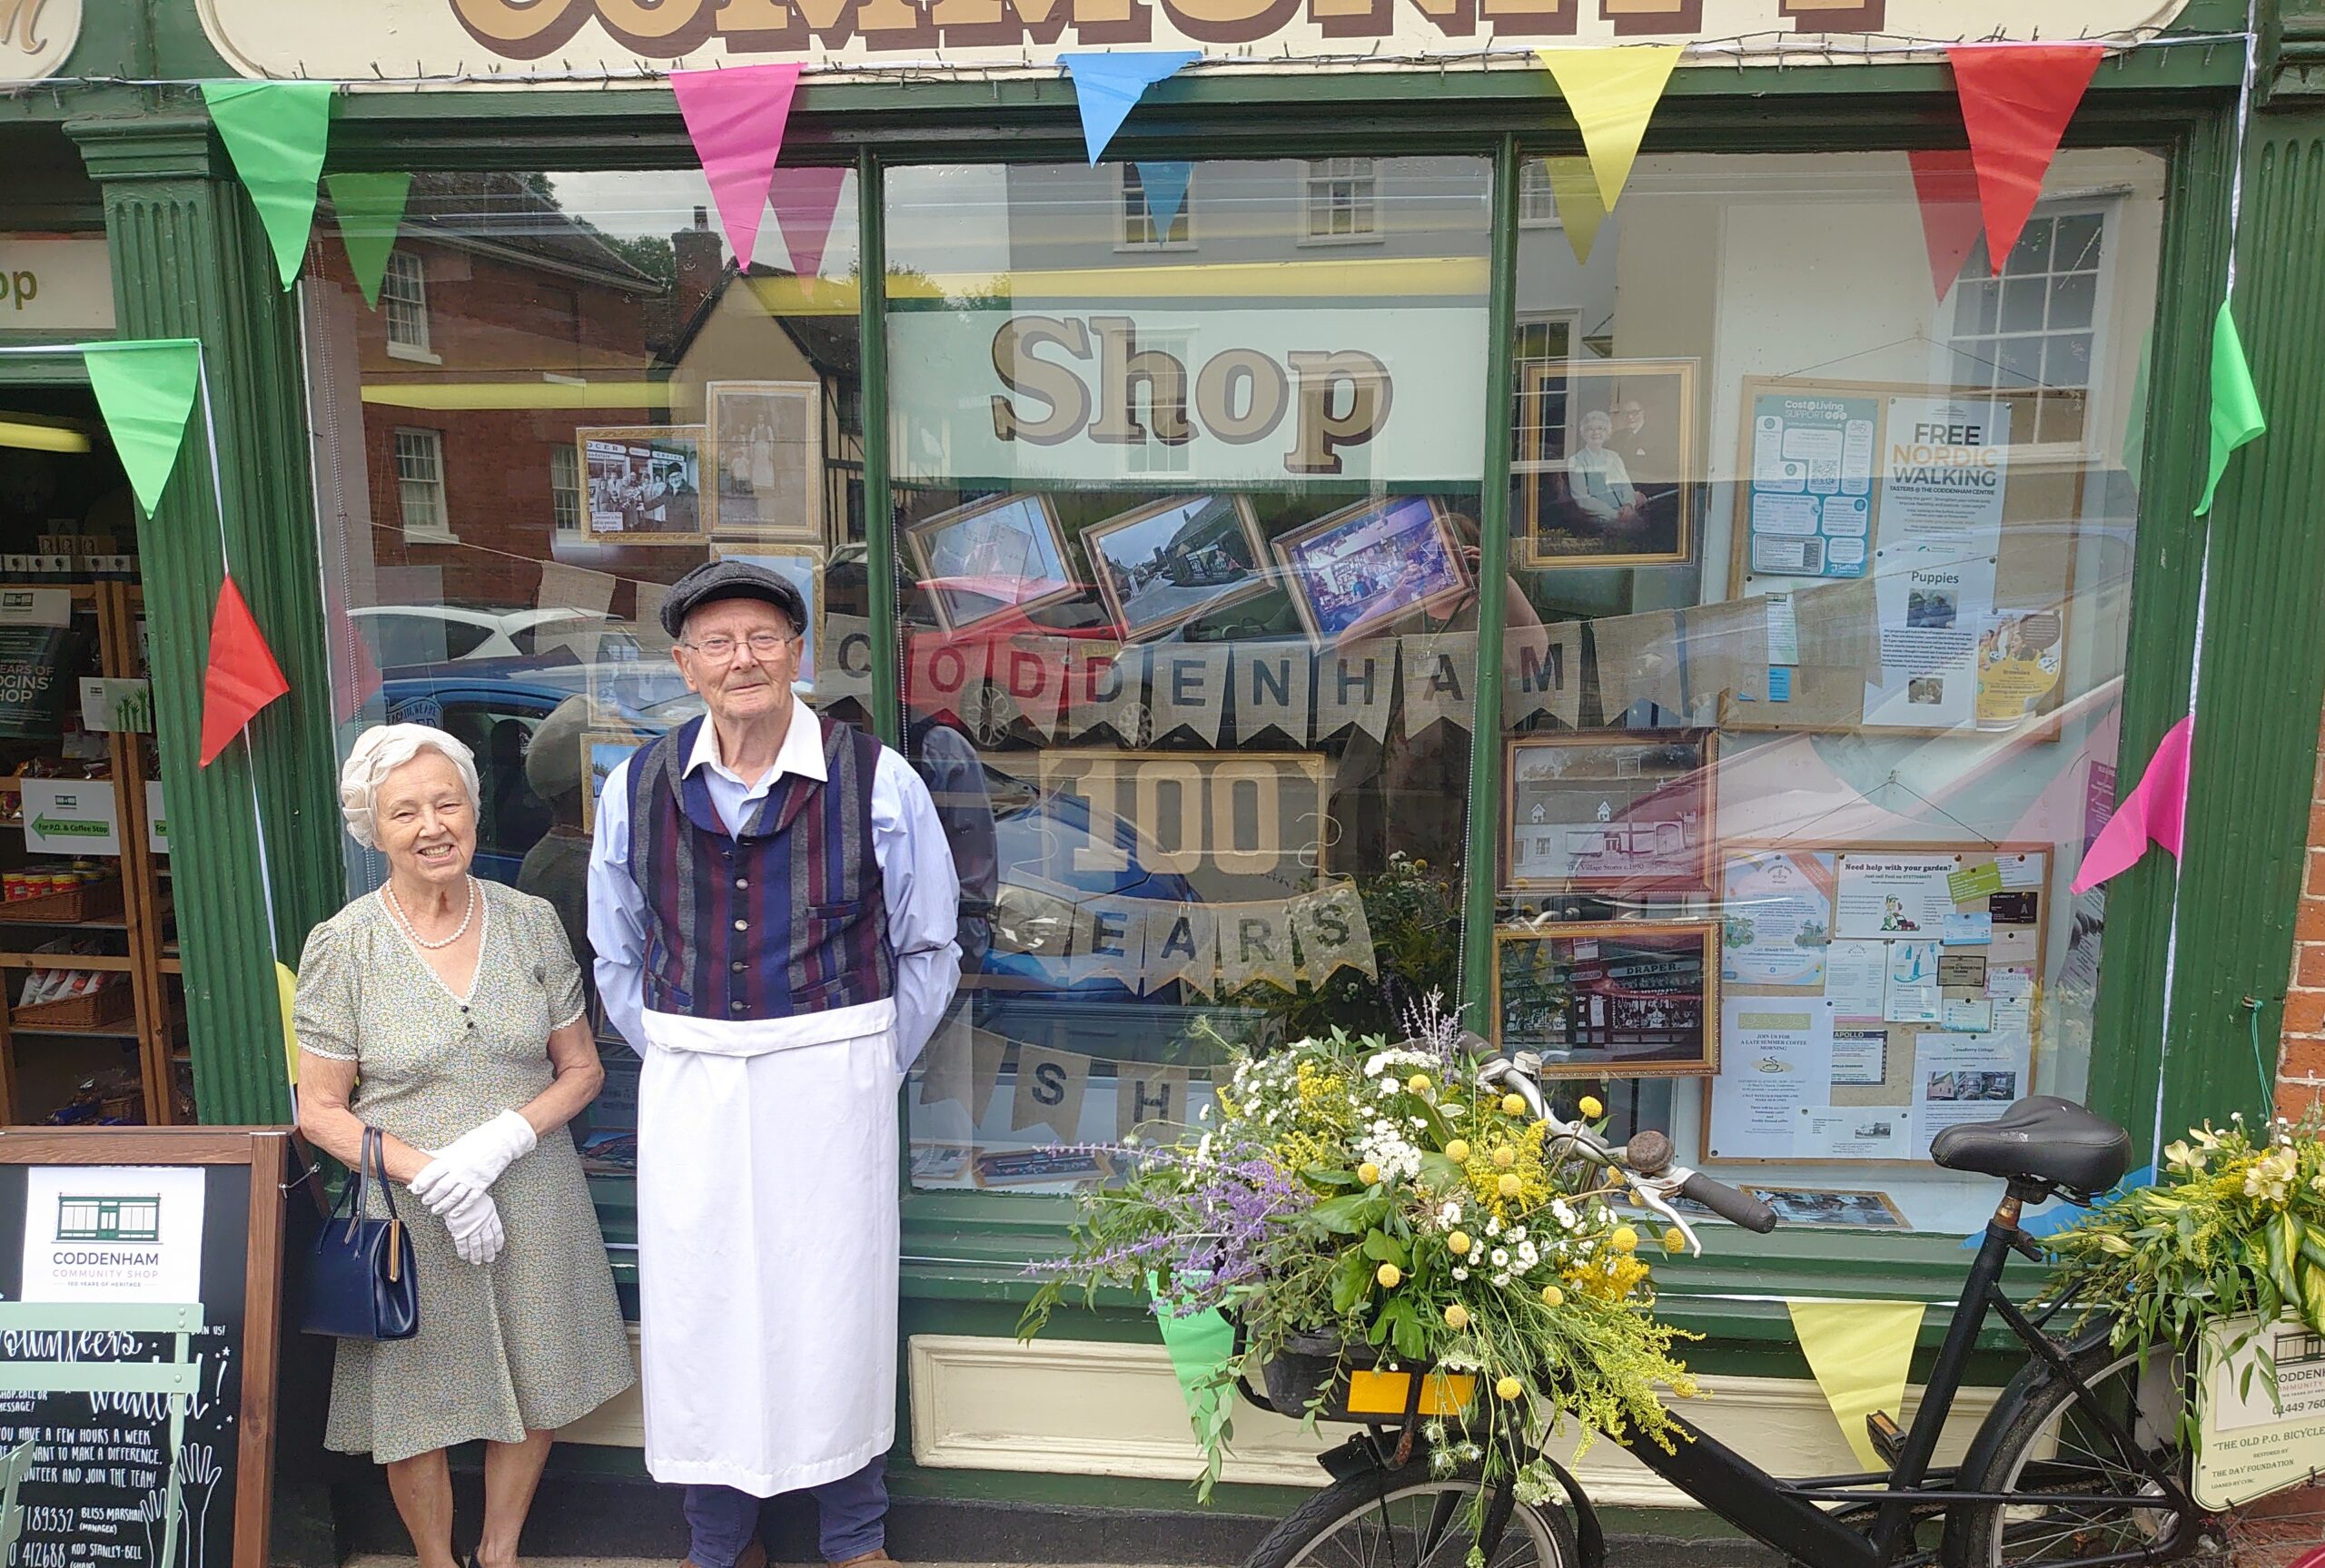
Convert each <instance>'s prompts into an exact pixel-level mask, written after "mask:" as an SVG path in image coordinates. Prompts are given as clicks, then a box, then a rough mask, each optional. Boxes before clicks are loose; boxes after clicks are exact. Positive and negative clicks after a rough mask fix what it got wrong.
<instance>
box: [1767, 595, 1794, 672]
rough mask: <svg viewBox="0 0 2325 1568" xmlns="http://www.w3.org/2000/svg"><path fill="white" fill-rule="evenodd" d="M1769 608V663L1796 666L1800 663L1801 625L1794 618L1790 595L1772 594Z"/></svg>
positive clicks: (1769, 597)
mask: <svg viewBox="0 0 2325 1568" xmlns="http://www.w3.org/2000/svg"><path fill="white" fill-rule="evenodd" d="M1767 606H1768V663H1770V664H1772V665H1796V664H1798V663H1799V662H1800V623H1799V621H1798V620H1797V619H1796V618H1795V617H1794V616H1793V610H1792V596H1791V595H1790V594H1770V595H1769V596H1768V597H1767Z"/></svg>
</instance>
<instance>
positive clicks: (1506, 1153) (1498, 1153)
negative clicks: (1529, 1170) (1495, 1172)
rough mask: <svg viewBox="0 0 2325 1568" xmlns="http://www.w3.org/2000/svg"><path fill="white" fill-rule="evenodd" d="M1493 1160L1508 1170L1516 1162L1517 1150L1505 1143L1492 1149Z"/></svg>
mask: <svg viewBox="0 0 2325 1568" xmlns="http://www.w3.org/2000/svg"><path fill="white" fill-rule="evenodd" d="M1493 1162H1494V1163H1495V1164H1496V1165H1498V1166H1499V1167H1501V1169H1504V1170H1508V1169H1509V1168H1510V1167H1511V1166H1513V1165H1515V1164H1517V1163H1518V1151H1517V1150H1516V1149H1512V1148H1510V1147H1509V1145H1508V1144H1506V1143H1505V1144H1503V1145H1502V1146H1501V1147H1500V1148H1499V1149H1495V1150H1494V1151H1493Z"/></svg>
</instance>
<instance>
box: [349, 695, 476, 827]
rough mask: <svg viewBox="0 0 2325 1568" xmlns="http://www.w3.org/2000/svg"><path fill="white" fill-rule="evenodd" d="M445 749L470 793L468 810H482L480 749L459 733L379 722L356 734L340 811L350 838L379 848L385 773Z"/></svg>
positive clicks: (386, 774) (461, 781) (446, 755)
mask: <svg viewBox="0 0 2325 1568" xmlns="http://www.w3.org/2000/svg"><path fill="white" fill-rule="evenodd" d="M428 751H432V752H441V753H442V754H444V758H445V760H446V761H448V762H450V764H452V766H453V768H454V769H455V770H456V771H458V773H459V774H460V788H461V789H463V790H465V791H467V792H468V797H469V809H470V811H480V810H481V809H483V804H482V802H481V800H480V798H479V795H478V791H477V783H476V753H474V752H472V751H470V750H469V748H468V745H467V744H466V743H465V742H463V741H462V740H461V739H460V737H459V736H458V735H446V734H445V733H444V732H443V731H442V730H440V729H435V728H433V727H431V726H430V725H373V726H372V727H371V728H370V729H368V730H365V731H364V732H363V733H362V734H361V735H358V736H356V737H355V749H354V750H353V751H351V752H350V753H348V754H347V761H346V762H345V763H344V764H341V767H340V770H339V814H340V815H341V817H344V818H345V819H346V821H347V833H348V836H349V837H350V838H351V839H353V840H354V841H355V842H356V843H360V844H361V845H362V846H363V847H364V848H365V849H377V848H379V847H380V839H379V832H378V823H377V821H376V819H375V818H374V817H373V815H372V809H373V805H374V803H376V802H377V801H378V799H379V796H380V785H381V783H383V782H384V781H385V780H386V778H387V776H388V775H389V774H391V773H393V772H395V771H396V769H398V768H400V767H401V766H403V764H406V763H408V762H410V761H411V759H412V758H414V757H416V756H418V755H419V754H420V753H421V752H428Z"/></svg>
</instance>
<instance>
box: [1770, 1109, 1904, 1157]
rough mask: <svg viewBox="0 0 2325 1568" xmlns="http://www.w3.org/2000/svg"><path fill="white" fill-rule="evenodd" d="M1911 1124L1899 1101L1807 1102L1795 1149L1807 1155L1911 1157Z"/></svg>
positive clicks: (1801, 1154)
mask: <svg viewBox="0 0 2325 1568" xmlns="http://www.w3.org/2000/svg"><path fill="white" fill-rule="evenodd" d="M1911 1125H1912V1124H1911V1120H1910V1118H1909V1117H1908V1115H1907V1108H1906V1107H1905V1106H1902V1105H1824V1106H1810V1107H1809V1108H1808V1111H1807V1114H1806V1116H1804V1117H1803V1118H1802V1119H1801V1128H1800V1148H1799V1150H1798V1152H1799V1155H1800V1157H1802V1158H1804V1159H1912V1158H1913V1156H1912V1155H1911V1153H1909V1152H1908V1146H1907V1143H1906V1138H1907V1134H1908V1131H1909V1129H1910V1127H1911Z"/></svg>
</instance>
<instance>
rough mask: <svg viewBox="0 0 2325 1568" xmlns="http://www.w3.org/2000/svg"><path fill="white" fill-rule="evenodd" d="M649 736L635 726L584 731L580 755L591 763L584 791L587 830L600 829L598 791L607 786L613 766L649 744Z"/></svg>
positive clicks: (583, 821)
mask: <svg viewBox="0 0 2325 1568" xmlns="http://www.w3.org/2000/svg"><path fill="white" fill-rule="evenodd" d="M646 740H647V737H646V736H644V735H639V734H638V732H637V731H635V730H627V729H598V728H590V729H586V730H583V731H582V732H581V755H582V757H583V759H584V761H585V762H586V763H587V764H588V767H589V774H588V776H587V777H586V779H585V780H584V781H583V782H584V784H586V786H587V787H586V788H584V789H583V790H582V792H581V828H582V831H583V832H585V833H595V832H597V831H598V795H599V792H600V791H602V790H603V789H604V788H605V787H606V780H607V779H608V778H610V777H612V776H613V771H614V769H616V768H618V767H619V766H621V764H622V763H623V762H624V761H625V760H626V759H627V758H628V757H629V755H630V754H632V753H634V752H636V751H637V750H638V747H640V746H642V745H645V744H646Z"/></svg>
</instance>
